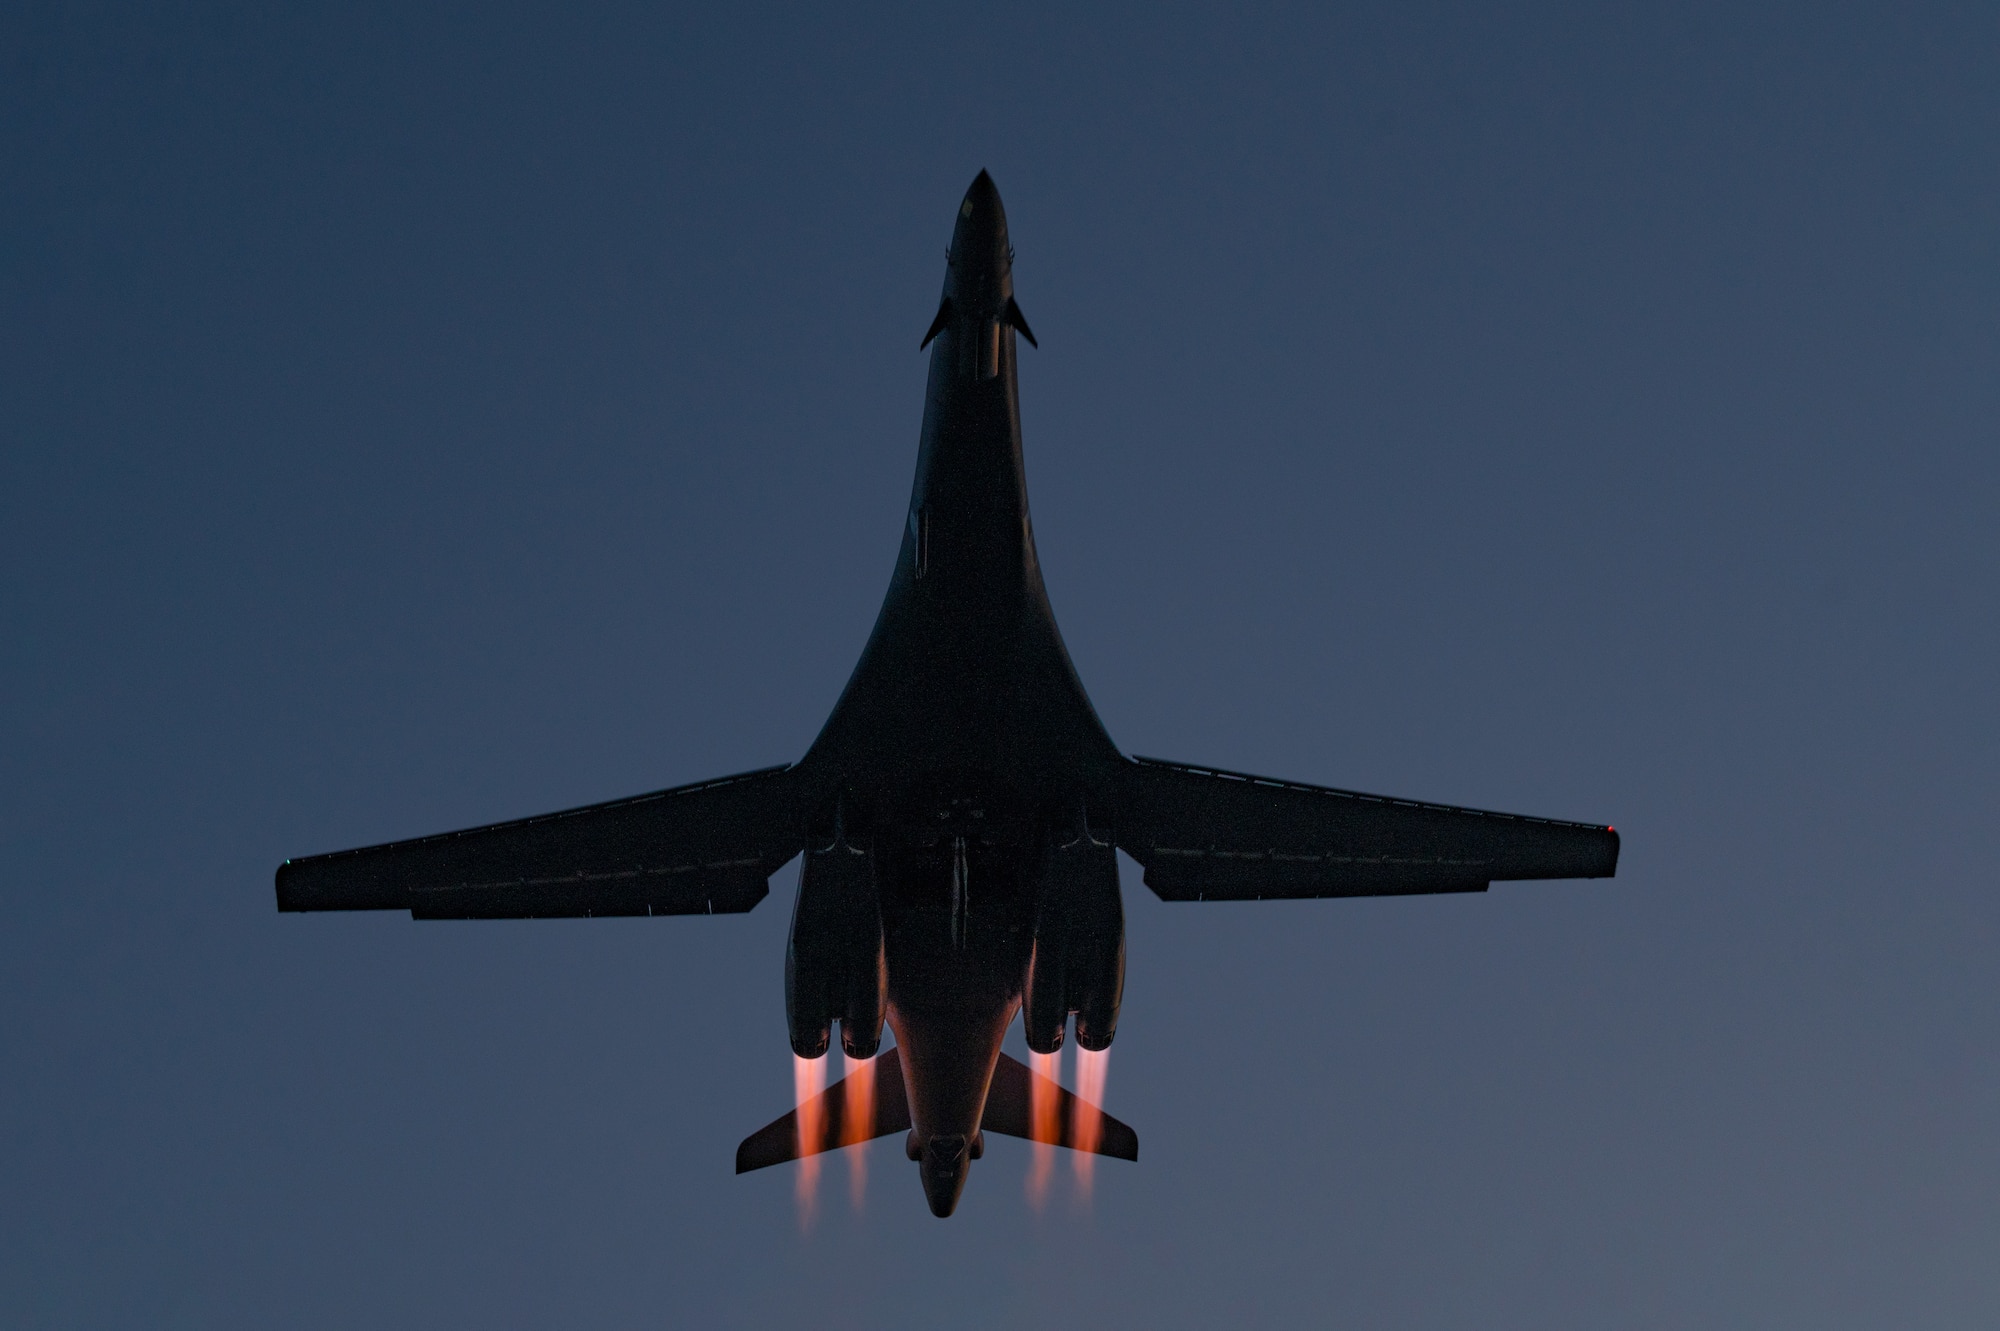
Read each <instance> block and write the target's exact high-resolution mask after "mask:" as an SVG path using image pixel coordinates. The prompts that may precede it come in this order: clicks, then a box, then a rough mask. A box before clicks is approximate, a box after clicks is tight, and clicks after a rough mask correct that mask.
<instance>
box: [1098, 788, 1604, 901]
mask: <svg viewBox="0 0 2000 1331" xmlns="http://www.w3.org/2000/svg"><path fill="white" fill-rule="evenodd" d="M1116 818H1117V840H1118V846H1119V848H1120V849H1122V850H1123V851H1124V852H1125V853H1126V854H1128V855H1130V856H1131V857H1132V858H1133V859H1135V860H1137V861H1138V862H1139V863H1140V865H1141V866H1143V867H1144V868H1145V871H1146V886H1148V887H1150V888H1152V889H1153V891H1154V892H1155V893H1157V894H1158V895H1159V896H1160V897H1161V898H1162V899H1164V900H1167V901H1261V900H1268V899H1274V898H1275V899H1282V898H1297V897H1346V896H1402V895H1413V894H1419V893H1431V892H1481V891H1484V890H1485V889H1486V885H1487V884H1488V883H1489V882H1494V881H1498V880H1502V879H1519V878H1608V877H1610V876H1611V875H1612V874H1613V873H1615V872H1616V871H1617V868H1618V834H1617V833H1616V832H1614V831H1612V830H1611V829H1610V828H1609V827H1603V826H1597V825H1593V824H1589V823H1569V822H1559V821H1556V820H1554V819H1549V818H1529V817H1524V816H1522V815H1519V814H1508V813H1490V812H1487V811H1485V810H1482V809H1461V808H1455V807H1453V806H1451V805H1448V804H1426V803H1422V802H1420V801H1417V800H1403V799H1393V798H1390V797H1388V796H1384V795H1364V794H1361V793H1360V792H1358V791H1351V790H1333V789H1330V788H1328V787H1325V786H1308V785H1302V784H1299V783H1297V782H1292V781H1275V780H1272V779H1270V778H1268V777H1259V776H1246V775H1244V774H1242V773H1240V772H1224V771H1219V770H1215V769H1212V768H1203V767H1187V766H1183V765H1181V764H1178V763H1167V762H1161V761H1159V760H1157V759H1152V758H1137V759H1134V760H1132V761H1131V762H1129V763H1127V764H1126V765H1125V767H1124V768H1123V769H1122V770H1121V771H1120V773H1119V780H1118V785H1117V811H1116Z"/></svg>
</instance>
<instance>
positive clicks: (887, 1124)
mask: <svg viewBox="0 0 2000 1331" xmlns="http://www.w3.org/2000/svg"><path fill="white" fill-rule="evenodd" d="M858 1075H866V1076H867V1077H868V1078H869V1079H870V1080H871V1081H872V1083H873V1084H872V1086H871V1087H870V1088H869V1090H868V1091H867V1092H866V1093H861V1092H860V1091H859V1090H858V1083H857V1085H854V1086H851V1085H850V1084H849V1083H855V1082H856V1079H857V1076H858ZM860 1114H867V1115H868V1120H867V1122H866V1124H862V1123H860V1122H858V1121H857V1122H849V1119H850V1117H853V1116H856V1115H860ZM801 1123H804V1124H805V1125H806V1127H805V1129H804V1130H803V1131H801V1129H800V1124H801ZM909 1130H910V1102H909V1099H908V1097H907V1096H906V1094H905V1092H904V1090H903V1061H902V1057H901V1055H899V1054H898V1053H897V1052H896V1047H895V1046H894V1045H891V1046H890V1047H889V1048H887V1049H884V1050H883V1051H882V1052H881V1054H880V1055H879V1056H877V1057H876V1059H875V1062H874V1065H873V1066H872V1067H871V1068H869V1070H868V1071H867V1073H866V1074H856V1073H852V1072H850V1073H848V1074H847V1075H846V1076H845V1077H842V1078H841V1079H840V1080H839V1081H837V1082H835V1083H834V1084H833V1085H831V1086H829V1087H827V1088H826V1089H825V1090H824V1091H821V1092H820V1093H819V1094H818V1095H816V1096H814V1097H813V1098H812V1099H810V1100H808V1101H806V1102H805V1104H803V1105H801V1106H799V1108H797V1109H794V1110H793V1111H792V1112H791V1113H789V1114H787V1115H785V1116H784V1117H783V1118H780V1119H776V1120H774V1121H772V1122H770V1123H766V1124H765V1125H764V1126H763V1127H761V1128H759V1129H757V1131H755V1132H753V1133H751V1134H750V1135H749V1136H748V1137H745V1138H744V1139H743V1144H742V1145H741V1146H738V1147H737V1148H736V1172H737V1173H739V1174H747V1173H749V1172H750V1171H751V1170H753V1169H765V1168H768V1167H769V1166H771V1165H782V1164H784V1163H785V1162H786V1161H787V1160H797V1159H798V1158H799V1157H801V1156H807V1155H818V1154H819V1153H820V1152H822V1151H832V1150H836V1149H838V1148H840V1147H842V1146H853V1145H855V1144H856V1143H859V1142H865V1141H872V1140H873V1139H874V1138H876V1137H886V1136H888V1135H889V1134H890V1133H892V1132H908V1131H909Z"/></svg>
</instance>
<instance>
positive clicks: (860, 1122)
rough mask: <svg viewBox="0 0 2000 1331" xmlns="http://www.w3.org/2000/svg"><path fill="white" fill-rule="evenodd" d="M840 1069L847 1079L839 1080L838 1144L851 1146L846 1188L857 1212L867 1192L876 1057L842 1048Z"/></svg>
mask: <svg viewBox="0 0 2000 1331" xmlns="http://www.w3.org/2000/svg"><path fill="white" fill-rule="evenodd" d="M840 1057H841V1070H842V1071H843V1072H845V1073H846V1074H847V1080H846V1081H845V1082H843V1083H842V1084H841V1092H842V1093H841V1105H840V1144H841V1145H842V1146H851V1147H853V1148H854V1149H853V1150H851V1151H849V1152H848V1153H847V1188H848V1195H849V1196H850V1197H851V1198H852V1199H853V1202H854V1209H855V1211H856V1212H859V1211H860V1210H861V1202H862V1199H863V1198H864V1197H866V1196H867V1195H868V1140H869V1137H870V1135H871V1134H872V1132H873V1130H874V1127H875V1060H874V1059H872V1058H850V1057H848V1055H847V1051H846V1050H842V1051H841V1055H840Z"/></svg>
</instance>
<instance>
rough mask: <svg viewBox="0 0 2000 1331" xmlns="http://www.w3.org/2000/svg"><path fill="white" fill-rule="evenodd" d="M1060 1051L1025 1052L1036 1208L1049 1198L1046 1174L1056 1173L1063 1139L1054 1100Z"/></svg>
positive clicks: (1031, 1178)
mask: <svg viewBox="0 0 2000 1331" xmlns="http://www.w3.org/2000/svg"><path fill="white" fill-rule="evenodd" d="M1061 1057H1062V1055H1061V1054H1060V1053H1054V1054H1038V1053H1036V1052H1035V1051H1034V1050H1032V1049H1030V1050H1029V1051H1028V1070H1029V1071H1030V1072H1032V1073H1034V1074H1035V1075H1034V1077H1033V1078H1032V1079H1031V1080H1030V1081H1029V1083H1028V1130H1029V1132H1030V1133H1032V1134H1033V1136H1032V1140H1033V1141H1034V1143H1035V1145H1034V1152H1035V1155H1034V1161H1033V1163H1032V1164H1031V1165H1030V1166H1029V1168H1028V1204H1029V1205H1031V1206H1033V1207H1034V1208H1035V1209H1036V1210H1037V1211H1039V1210H1041V1209H1042V1205H1043V1203H1045V1202H1047V1201H1048V1199H1049V1176H1050V1175H1052V1174H1054V1173H1055V1168H1056V1144H1057V1143H1058V1142H1060V1141H1061V1140H1062V1123H1061V1117H1062V1110H1061V1107H1060V1106H1059V1105H1058V1104H1057V1103H1056V1063H1057V1061H1058V1060H1059V1059H1060V1058H1061Z"/></svg>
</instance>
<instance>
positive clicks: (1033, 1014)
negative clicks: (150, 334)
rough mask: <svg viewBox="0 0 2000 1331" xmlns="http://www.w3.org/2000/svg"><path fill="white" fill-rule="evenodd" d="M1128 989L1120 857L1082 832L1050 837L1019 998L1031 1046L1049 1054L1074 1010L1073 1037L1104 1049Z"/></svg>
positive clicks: (1106, 844) (1114, 1031)
mask: <svg viewBox="0 0 2000 1331" xmlns="http://www.w3.org/2000/svg"><path fill="white" fill-rule="evenodd" d="M1124 994H1125V907H1124V903H1123V901H1122V900H1121V899H1120V898H1119V895H1118V856H1117V852H1116V851H1115V850H1113V849H1112V847H1111V845H1110V843H1109V842H1107V841H1100V840H1098V839H1096V838H1095V837H1093V836H1091V835H1090V834H1089V833H1088V832H1087V831H1085V832H1081V833H1079V834H1078V835H1076V836H1074V837H1073V838H1071V837H1064V836H1060V835H1059V836H1057V837H1053V838H1051V840H1050V842H1049V844H1048V847H1047V849H1046V850H1045V851H1044V853H1043V856H1042V861H1041V864H1040V866H1039V869H1038V872H1037V877H1036V882H1035V945H1034V951H1033V955H1032V959H1031V960H1030V961H1029V963H1028V980H1027V984H1026V986H1025V990H1024V992H1023V993H1022V996H1021V1023H1022V1026H1023V1027H1024V1028H1025V1034H1026V1035H1027V1037H1028V1048H1030V1049H1032V1050H1034V1051H1035V1052H1036V1053H1038V1054H1053V1053H1054V1052H1056V1050H1058V1049H1060V1048H1062V1043H1063V1027H1064V1026H1065V1024H1066V1023H1067V1021H1068V1019H1069V1014H1070V1013H1072V1012H1074V1013H1076V1042H1077V1043H1078V1044H1079V1045H1081V1046H1083V1047H1084V1048H1085V1049H1093V1050H1096V1049H1108V1048H1110V1047H1111V1040H1112V1037H1113V1036H1115V1035H1116V1034H1117V1033H1118V1004H1119V1000H1120V999H1122V998H1123V997H1124Z"/></svg>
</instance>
